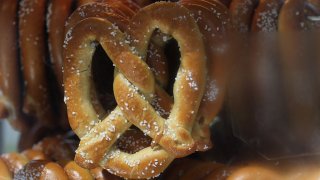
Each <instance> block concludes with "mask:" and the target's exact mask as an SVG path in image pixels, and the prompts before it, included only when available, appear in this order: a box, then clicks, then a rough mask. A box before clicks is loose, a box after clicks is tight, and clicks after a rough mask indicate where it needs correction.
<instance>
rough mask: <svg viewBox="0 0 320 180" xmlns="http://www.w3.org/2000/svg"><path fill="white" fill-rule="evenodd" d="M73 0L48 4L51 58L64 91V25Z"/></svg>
mask: <svg viewBox="0 0 320 180" xmlns="http://www.w3.org/2000/svg"><path fill="white" fill-rule="evenodd" d="M71 5H72V0H53V1H51V3H50V4H49V6H48V14H47V19H46V20H47V30H48V45H49V53H50V60H51V63H52V66H53V69H54V72H55V77H56V78H57V81H58V85H59V89H60V91H61V92H63V87H62V83H63V79H62V63H63V57H62V51H63V47H62V46H63V41H64V32H65V30H64V25H65V22H66V20H67V18H68V16H69V14H70V11H71Z"/></svg>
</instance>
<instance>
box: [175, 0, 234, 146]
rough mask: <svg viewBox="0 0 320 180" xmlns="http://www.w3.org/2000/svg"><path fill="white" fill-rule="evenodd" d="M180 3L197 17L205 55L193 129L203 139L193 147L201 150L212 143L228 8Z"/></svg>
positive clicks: (221, 86)
mask: <svg viewBox="0 0 320 180" xmlns="http://www.w3.org/2000/svg"><path fill="white" fill-rule="evenodd" d="M180 3H181V4H182V5H183V6H185V7H186V8H188V9H189V10H190V11H191V13H192V15H193V16H194V18H195V19H196V20H197V24H198V25H199V28H200V31H201V33H202V34H203V39H204V42H205V47H206V52H207V55H208V63H207V66H208V69H209V72H208V78H207V83H206V84H207V86H206V90H205V95H204V97H203V100H202V102H201V106H200V110H199V111H200V115H199V120H198V123H197V125H198V129H197V128H196V129H195V130H194V131H195V132H196V134H199V135H200V137H199V138H200V139H201V138H202V141H203V142H202V143H199V145H198V148H197V149H198V150H201V151H204V150H207V149H208V148H210V147H211V146H212V145H211V141H210V130H209V125H210V124H211V123H212V121H213V119H214V117H215V116H216V115H217V113H218V112H219V110H220V108H221V106H222V104H223V100H224V93H225V90H224V88H225V81H226V74H225V72H226V69H225V68H226V62H227V59H226V55H225V52H224V51H225V50H223V51H222V53H221V48H223V46H226V40H225V39H223V38H224V37H225V36H223V35H225V33H226V31H228V29H230V23H229V17H228V13H227V12H228V10H227V8H226V7H225V6H223V5H222V4H220V3H217V2H216V1H206V2H205V1H202V0H194V1H191V0H181V1H180ZM199 12H200V13H199ZM200 142H201V141H200Z"/></svg>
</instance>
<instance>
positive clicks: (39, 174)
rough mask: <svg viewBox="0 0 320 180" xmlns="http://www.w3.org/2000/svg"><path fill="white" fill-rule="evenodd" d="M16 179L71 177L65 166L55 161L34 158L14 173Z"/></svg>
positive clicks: (64, 179)
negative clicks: (67, 173) (65, 170)
mask: <svg viewBox="0 0 320 180" xmlns="http://www.w3.org/2000/svg"><path fill="white" fill-rule="evenodd" d="M14 178H15V179H40V180H42V179H43V180H44V179H61V180H67V179H69V178H68V176H67V175H66V173H65V172H64V170H63V168H62V167H61V166H60V165H58V164H56V163H54V162H48V161H43V160H34V161H30V162H29V163H28V164H26V165H25V166H24V167H23V169H21V170H20V171H19V172H17V173H16V174H15V175H14Z"/></svg>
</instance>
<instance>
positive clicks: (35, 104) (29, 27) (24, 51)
mask: <svg viewBox="0 0 320 180" xmlns="http://www.w3.org/2000/svg"><path fill="white" fill-rule="evenodd" d="M45 6H46V3H45V1H35V0H22V1H21V2H20V8H19V35H20V39H19V41H20V50H21V59H22V61H21V63H22V66H23V77H24V83H25V94H24V105H23V111H24V112H25V113H27V114H29V115H31V116H33V117H34V118H35V119H36V121H37V122H38V123H40V124H41V125H43V126H45V127H53V126H54V124H53V123H54V117H55V116H54V113H53V111H52V102H51V100H50V92H49V88H48V79H47V74H46V67H45V66H46V54H45V51H46V48H45V47H46V46H45V39H44V38H45V30H44V27H45Z"/></svg>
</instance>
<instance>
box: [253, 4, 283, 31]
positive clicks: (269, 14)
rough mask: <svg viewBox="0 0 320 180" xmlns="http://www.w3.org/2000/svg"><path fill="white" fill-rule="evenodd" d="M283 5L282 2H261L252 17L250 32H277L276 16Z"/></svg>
mask: <svg viewBox="0 0 320 180" xmlns="http://www.w3.org/2000/svg"><path fill="white" fill-rule="evenodd" d="M283 3H284V1H283V0H271V1H270V0H261V1H260V2H259V5H258V6H257V8H256V9H255V12H254V15H253V19H252V23H251V31H252V32H259V31H262V32H275V31H277V29H278V16H279V13H280V9H281V7H282V5H283Z"/></svg>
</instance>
